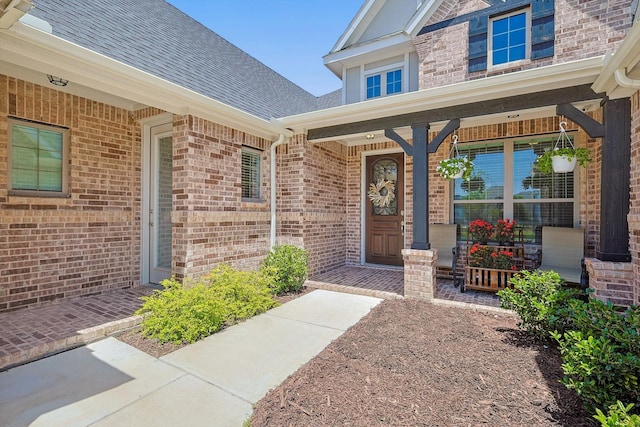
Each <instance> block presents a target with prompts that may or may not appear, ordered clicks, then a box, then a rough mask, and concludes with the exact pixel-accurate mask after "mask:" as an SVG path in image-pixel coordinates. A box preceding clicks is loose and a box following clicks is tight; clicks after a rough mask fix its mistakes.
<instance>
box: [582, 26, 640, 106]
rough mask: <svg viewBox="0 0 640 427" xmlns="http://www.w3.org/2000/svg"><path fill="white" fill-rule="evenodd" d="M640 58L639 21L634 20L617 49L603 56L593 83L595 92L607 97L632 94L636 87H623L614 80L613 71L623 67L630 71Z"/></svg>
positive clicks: (624, 96)
mask: <svg viewBox="0 0 640 427" xmlns="http://www.w3.org/2000/svg"><path fill="white" fill-rule="evenodd" d="M639 58H640V22H636V23H635V24H633V26H632V27H631V30H630V31H629V32H628V33H627V36H626V37H625V38H624V40H623V41H622V43H621V44H620V46H619V47H618V50H617V51H616V52H615V53H614V54H608V55H607V56H606V57H605V63H604V66H603V67H602V72H601V73H600V76H598V78H597V79H596V81H595V82H594V83H593V86H592V88H593V90H594V91H595V92H605V93H606V94H607V95H608V96H609V98H611V99H617V98H627V97H629V96H631V95H633V94H634V93H635V92H636V91H637V89H632V88H625V87H622V86H620V85H618V83H617V82H616V78H615V72H616V70H618V69H624V70H626V72H627V73H630V72H631V71H632V69H633V67H637V66H638V60H639Z"/></svg>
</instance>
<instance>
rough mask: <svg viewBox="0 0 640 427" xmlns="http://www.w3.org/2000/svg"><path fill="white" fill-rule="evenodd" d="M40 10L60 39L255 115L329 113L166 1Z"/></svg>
mask: <svg viewBox="0 0 640 427" xmlns="http://www.w3.org/2000/svg"><path fill="white" fill-rule="evenodd" d="M34 3H35V5H36V8H35V9H34V10H33V11H32V12H31V14H32V15H34V16H36V17H38V18H40V19H43V20H45V21H47V22H48V23H49V24H51V26H52V27H53V34H54V35H56V36H58V37H61V38H63V39H65V40H68V41H70V42H73V43H76V44H78V45H80V46H83V47H85V48H88V49H90V50H93V51H95V52H98V53H101V54H103V55H105V56H108V57H110V58H112V59H115V60H117V61H120V62H123V63H125V64H127V65H130V66H133V67H135V68H138V69H140V70H143V71H146V72H148V73H150V74H153V75H155V76H158V77H160V78H163V79H165V80H168V81H170V82H172V83H175V84H178V85H180V86H183V87H185V88H187V89H190V90H192V91H194V92H198V93H200V94H202V95H205V96H207V97H210V98H213V99H216V100H218V101H221V102H223V103H225V104H228V105H230V106H233V107H235V108H238V109H240V110H243V111H246V112H248V113H250V114H253V115H255V116H258V117H261V118H264V119H269V118H271V117H285V116H289V115H294V114H299V113H305V112H309V111H314V110H317V109H319V108H320V104H322V106H323V107H326V106H327V102H326V101H327V99H326V98H324V97H320V98H317V97H315V96H314V95H312V94H311V93H309V92H307V91H305V90H304V89H302V88H301V87H299V86H297V85H296V84H294V83H293V82H291V81H289V80H287V79H286V78H285V77H283V76H282V75H280V74H278V73H277V72H275V71H274V70H272V69H271V68H269V67H267V66H266V65H264V64H263V63H261V62H260V61H258V60H257V59H255V58H253V57H252V56H250V55H249V54H247V53H246V52H244V51H243V50H241V49H239V48H238V47H236V46H234V45H233V44H231V43H229V42H228V41H227V40H225V39H224V38H222V37H220V36H219V35H217V34H216V33H214V32H213V31H211V30H209V29H208V28H206V27H205V26H204V25H202V24H200V23H199V22H197V21H196V20H194V19H193V18H191V17H189V16H188V15H186V14H184V13H183V12H181V11H180V10H178V9H176V8H175V7H174V6H172V5H170V4H169V3H167V2H166V1H164V0H90V1H81V0H35V1H34ZM258 36H259V35H258ZM292 60H295V58H292ZM320 99H322V100H323V101H322V102H320ZM330 106H334V105H330Z"/></svg>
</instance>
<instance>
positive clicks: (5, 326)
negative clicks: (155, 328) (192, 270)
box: [0, 286, 152, 370]
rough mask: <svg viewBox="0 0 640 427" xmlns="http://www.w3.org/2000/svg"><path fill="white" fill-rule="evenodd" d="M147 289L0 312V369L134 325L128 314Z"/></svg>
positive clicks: (137, 320) (133, 320) (132, 289)
mask: <svg viewBox="0 0 640 427" xmlns="http://www.w3.org/2000/svg"><path fill="white" fill-rule="evenodd" d="M151 292H152V289H151V288H149V287H147V286H137V287H134V288H130V289H124V290H119V291H114V292H109V293H105V294H101V295H95V296H88V297H81V298H74V299H69V300H66V301H60V302H58V303H56V304H51V305H48V306H44V307H36V308H27V309H22V310H17V311H12V312H7V313H0V331H2V332H1V334H0V370H2V369H3V368H7V367H10V366H13V365H17V364H21V363H25V362H28V361H31V360H35V359H38V358H40V357H42V356H45V355H47V354H50V353H55V352H58V351H62V350H67V349H69V348H73V347H76V346H79V345H82V344H84V343H87V342H90V341H94V340H96V339H98V338H101V337H104V336H107V335H109V334H112V333H114V332H116V331H119V330H122V329H127V328H130V327H132V326H135V325H136V324H137V323H139V318H132V317H131V316H133V313H134V312H135V311H136V310H137V309H138V307H140V305H141V303H142V301H141V300H140V297H141V296H143V295H149V294H151Z"/></svg>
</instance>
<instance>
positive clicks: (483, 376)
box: [251, 300, 597, 427]
mask: <svg viewBox="0 0 640 427" xmlns="http://www.w3.org/2000/svg"><path fill="white" fill-rule="evenodd" d="M560 365H561V359H560V356H559V353H558V351H557V350H556V349H555V348H554V347H553V346H545V345H544V344H542V343H538V342H535V341H533V340H531V339H529V338H528V337H527V336H525V335H523V334H522V333H521V332H520V331H519V330H518V329H517V327H516V319H515V318H514V317H513V316H509V315H502V314H500V315H496V314H483V313H478V312H474V311H471V310H465V309H457V308H449V307H443V306H436V305H432V304H428V303H424V302H419V301H406V300H395V301H384V302H383V303H381V304H380V305H379V306H378V307H377V308H375V309H374V310H373V311H372V312H371V313H370V314H369V315H368V316H366V317H365V318H364V319H363V320H362V321H361V322H359V323H358V324H357V325H355V326H354V327H352V328H351V329H350V330H349V331H347V332H346V333H345V334H343V335H342V336H341V337H340V338H339V339H337V340H336V341H334V342H333V343H332V344H330V345H329V346H328V347H327V348H326V349H325V350H324V351H322V352H321V353H320V354H319V355H318V356H317V357H316V358H314V359H313V360H311V361H310V362H309V363H307V364H306V365H304V366H303V367H302V368H300V369H299V370H298V371H297V372H296V373H294V374H293V375H291V376H290V377H289V378H288V379H287V380H285V381H284V383H283V384H281V385H280V386H279V387H277V388H276V389H274V390H272V391H270V392H269V393H268V394H267V396H265V397H264V398H263V399H262V400H261V401H260V402H258V404H257V405H256V407H255V410H254V413H253V416H252V418H251V426H252V427H260V426H367V427H368V426H430V427H433V426H479V425H488V426H502V427H507V426H577V427H579V426H596V425H597V423H596V422H595V420H594V419H593V418H592V417H591V416H590V415H589V414H588V413H587V412H586V411H585V410H584V409H583V407H582V403H581V401H580V399H579V398H578V396H577V395H576V394H575V393H574V392H573V391H571V390H568V389H567V388H566V387H565V386H564V385H562V384H560V383H559V382H558V380H559V379H560V378H561V377H562V371H561V368H560Z"/></svg>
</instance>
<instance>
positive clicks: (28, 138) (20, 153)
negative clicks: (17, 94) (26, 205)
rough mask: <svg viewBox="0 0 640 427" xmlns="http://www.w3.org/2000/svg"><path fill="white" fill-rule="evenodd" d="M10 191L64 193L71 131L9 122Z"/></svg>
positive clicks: (35, 124) (15, 121) (20, 122)
mask: <svg viewBox="0 0 640 427" xmlns="http://www.w3.org/2000/svg"><path fill="white" fill-rule="evenodd" d="M9 141H10V145H9V175H10V178H9V180H8V181H9V190H10V191H11V192H12V193H13V194H16V195H21V194H24V195H34V194H37V195H39V196H42V195H65V194H66V192H67V178H66V176H67V164H68V160H67V152H68V130H67V129H62V128H58V127H53V126H47V125H43V124H39V123H31V122H22V121H17V120H10V121H9Z"/></svg>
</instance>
